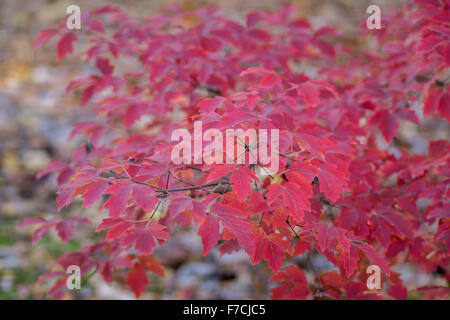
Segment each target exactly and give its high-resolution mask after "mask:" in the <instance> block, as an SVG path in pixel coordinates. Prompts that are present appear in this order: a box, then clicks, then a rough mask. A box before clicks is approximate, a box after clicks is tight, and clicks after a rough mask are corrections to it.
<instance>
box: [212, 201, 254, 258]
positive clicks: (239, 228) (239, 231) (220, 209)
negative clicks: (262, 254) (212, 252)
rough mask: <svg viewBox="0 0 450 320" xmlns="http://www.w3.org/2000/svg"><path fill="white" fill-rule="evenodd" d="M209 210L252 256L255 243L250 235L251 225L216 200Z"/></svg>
mask: <svg viewBox="0 0 450 320" xmlns="http://www.w3.org/2000/svg"><path fill="white" fill-rule="evenodd" d="M211 210H212V211H213V212H216V213H217V216H218V217H219V219H220V221H221V222H222V224H223V226H224V227H225V228H226V229H227V230H229V231H230V232H231V233H232V234H233V235H234V236H235V237H236V239H237V241H238V243H239V245H240V246H241V247H242V248H244V250H245V251H246V252H247V254H248V255H249V256H250V257H252V256H253V255H254V253H255V249H256V243H255V239H254V237H253V236H252V230H253V227H252V226H251V225H250V224H249V223H248V222H246V221H244V220H242V219H240V218H238V217H236V216H234V215H233V214H232V213H230V208H226V207H224V206H223V205H222V204H221V203H219V202H216V203H215V204H214V205H213V206H212V207H211Z"/></svg>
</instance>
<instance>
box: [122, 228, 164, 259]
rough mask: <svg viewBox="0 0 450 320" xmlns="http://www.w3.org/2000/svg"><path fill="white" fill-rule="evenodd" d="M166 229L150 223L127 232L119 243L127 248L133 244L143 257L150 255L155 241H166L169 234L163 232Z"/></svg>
mask: <svg viewBox="0 0 450 320" xmlns="http://www.w3.org/2000/svg"><path fill="white" fill-rule="evenodd" d="M165 229H166V227H165V226H163V225H161V224H159V223H155V222H152V223H150V224H149V225H148V226H146V227H137V228H135V229H130V230H128V231H127V235H126V236H125V237H124V238H123V239H122V240H121V241H120V243H122V244H123V245H124V246H129V245H132V244H133V243H135V249H136V251H139V252H140V253H141V254H143V255H148V254H151V253H152V250H153V248H155V247H156V242H155V239H158V240H167V239H168V238H169V234H168V233H167V231H166V230H165Z"/></svg>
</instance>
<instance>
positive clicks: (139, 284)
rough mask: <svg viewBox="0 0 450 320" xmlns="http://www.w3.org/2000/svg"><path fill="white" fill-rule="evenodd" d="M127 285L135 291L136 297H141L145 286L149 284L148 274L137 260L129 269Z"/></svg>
mask: <svg viewBox="0 0 450 320" xmlns="http://www.w3.org/2000/svg"><path fill="white" fill-rule="evenodd" d="M126 283H127V285H128V286H129V287H130V289H131V290H132V291H133V292H134V295H135V296H136V298H139V297H140V296H141V295H142V293H143V292H144V291H145V287H146V286H147V285H148V284H149V282H148V278H147V274H146V273H145V269H144V268H143V267H142V265H141V264H140V263H138V262H136V263H135V264H134V265H133V268H131V269H130V270H129V271H128V275H127V282H126Z"/></svg>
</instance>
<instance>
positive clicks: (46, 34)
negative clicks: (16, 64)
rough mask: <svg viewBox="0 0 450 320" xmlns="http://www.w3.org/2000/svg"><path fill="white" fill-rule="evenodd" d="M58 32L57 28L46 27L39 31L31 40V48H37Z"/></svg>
mask: <svg viewBox="0 0 450 320" xmlns="http://www.w3.org/2000/svg"><path fill="white" fill-rule="evenodd" d="M57 34H58V30H55V29H47V30H42V31H41V32H39V35H38V37H37V38H36V40H34V42H33V50H36V49H39V48H40V47H41V46H42V45H44V44H45V43H47V42H48V41H49V40H50V39H51V38H53V37H54V36H55V35H57Z"/></svg>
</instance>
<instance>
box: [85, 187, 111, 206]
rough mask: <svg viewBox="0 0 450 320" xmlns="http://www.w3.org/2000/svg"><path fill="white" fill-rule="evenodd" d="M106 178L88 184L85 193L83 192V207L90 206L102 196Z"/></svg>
mask: <svg viewBox="0 0 450 320" xmlns="http://www.w3.org/2000/svg"><path fill="white" fill-rule="evenodd" d="M108 186H109V183H108V181H107V180H98V181H95V182H92V183H91V184H89V186H88V188H87V190H86V192H85V194H83V196H82V197H83V199H84V202H83V205H84V207H85V208H88V207H90V206H91V205H93V204H94V203H96V202H97V201H99V200H100V199H101V198H102V195H103V192H104V191H105V190H106V188H108Z"/></svg>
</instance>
